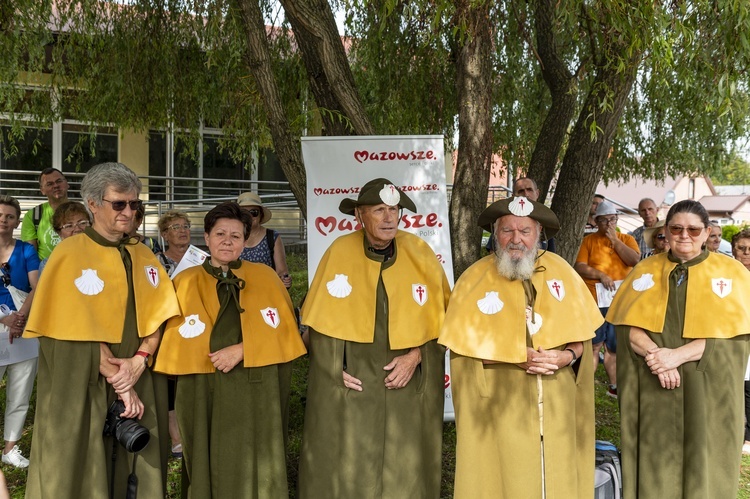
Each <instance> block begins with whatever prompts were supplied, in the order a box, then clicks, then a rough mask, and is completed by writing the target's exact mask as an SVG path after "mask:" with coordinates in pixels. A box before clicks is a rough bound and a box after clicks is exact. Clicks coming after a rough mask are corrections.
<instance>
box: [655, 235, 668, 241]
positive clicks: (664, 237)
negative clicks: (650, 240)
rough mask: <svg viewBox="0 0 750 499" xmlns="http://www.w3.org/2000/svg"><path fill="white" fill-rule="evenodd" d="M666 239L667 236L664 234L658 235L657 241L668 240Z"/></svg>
mask: <svg viewBox="0 0 750 499" xmlns="http://www.w3.org/2000/svg"><path fill="white" fill-rule="evenodd" d="M666 238H667V236H665V235H664V234H656V239H659V240H661V239H666Z"/></svg>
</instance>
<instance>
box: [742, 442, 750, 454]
mask: <svg viewBox="0 0 750 499" xmlns="http://www.w3.org/2000/svg"><path fill="white" fill-rule="evenodd" d="M742 453H743V454H745V455H746V456H747V455H748V454H750V444H749V443H745V444H743V445H742Z"/></svg>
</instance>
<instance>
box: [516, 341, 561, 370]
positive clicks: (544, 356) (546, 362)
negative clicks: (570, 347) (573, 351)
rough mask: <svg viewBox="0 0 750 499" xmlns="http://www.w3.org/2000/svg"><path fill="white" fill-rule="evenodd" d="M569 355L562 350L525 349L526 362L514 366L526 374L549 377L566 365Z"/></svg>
mask: <svg viewBox="0 0 750 499" xmlns="http://www.w3.org/2000/svg"><path fill="white" fill-rule="evenodd" d="M568 357H569V354H566V353H565V351H564V350H545V349H544V348H542V347H539V351H537V350H534V349H533V348H529V347H526V362H522V363H520V364H516V365H517V366H518V367H520V368H521V369H523V370H524V371H526V372H527V373H528V374H544V375H550V374H555V372H556V371H557V370H558V369H560V367H563V366H565V365H567V364H568V363H569V362H570V361H569V360H568Z"/></svg>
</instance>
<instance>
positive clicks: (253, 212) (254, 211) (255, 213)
mask: <svg viewBox="0 0 750 499" xmlns="http://www.w3.org/2000/svg"><path fill="white" fill-rule="evenodd" d="M245 211H246V212H248V213H249V214H250V216H251V217H253V218H258V217H259V216H260V213H261V211H260V210H259V209H258V208H252V209H250V210H245Z"/></svg>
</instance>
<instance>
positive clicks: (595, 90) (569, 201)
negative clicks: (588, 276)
mask: <svg viewBox="0 0 750 499" xmlns="http://www.w3.org/2000/svg"><path fill="white" fill-rule="evenodd" d="M639 60H640V59H639V58H638V57H637V56H634V57H633V59H631V60H630V61H629V62H628V64H627V65H626V68H625V69H624V70H623V71H622V72H618V71H617V69H616V68H614V67H600V68H599V70H598V72H597V76H596V79H595V81H594V83H593V85H592V87H591V88H592V90H591V92H589V94H588V96H587V97H586V101H585V103H584V105H583V109H582V110H581V114H580V115H579V118H578V121H577V122H576V124H575V127H574V129H573V133H572V134H571V137H570V141H569V145H568V149H567V151H566V153H565V158H564V159H563V164H562V168H561V170H560V177H559V178H558V180H557V189H556V191H555V196H554V198H553V200H552V211H554V212H555V213H556V214H557V217H558V218H559V219H560V232H558V233H557V235H556V236H555V239H556V240H557V248H558V254H559V255H560V256H562V257H563V258H565V259H566V260H567V261H568V263H570V264H571V265H572V264H573V263H575V258H576V256H577V255H578V248H579V247H580V245H581V239H582V238H583V228H584V226H585V225H586V220H587V219H588V212H589V208H590V207H591V199H592V198H593V196H594V193H595V191H596V186H597V185H598V184H599V181H600V180H601V178H602V174H603V172H604V166H605V164H606V162H607V158H608V156H609V153H610V149H611V145H612V139H613V138H614V135H615V132H616V131H617V126H618V123H619V122H620V117H621V116H622V111H623V108H624V107H625V103H626V101H627V98H628V95H629V94H630V90H631V88H632V86H633V82H634V81H635V76H636V73H637V69H638V61H639ZM602 102H607V104H608V105H607V106H603V105H602ZM602 109H604V111H602ZM600 111H601V112H600ZM593 121H595V122H596V128H597V132H596V138H595V139H594V140H592V139H591V128H590V127H591V125H592V122H593Z"/></svg>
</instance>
